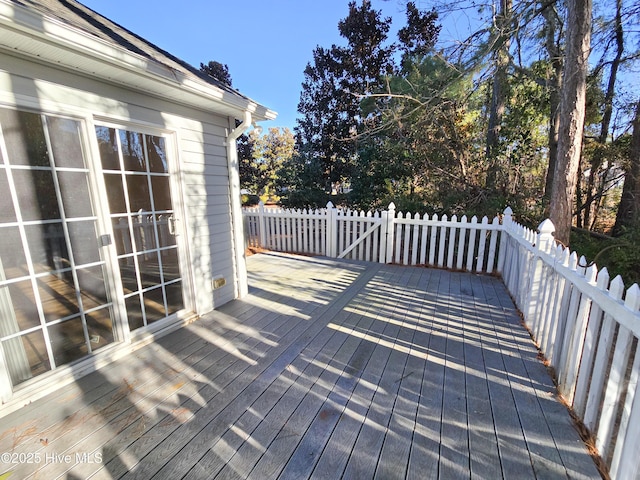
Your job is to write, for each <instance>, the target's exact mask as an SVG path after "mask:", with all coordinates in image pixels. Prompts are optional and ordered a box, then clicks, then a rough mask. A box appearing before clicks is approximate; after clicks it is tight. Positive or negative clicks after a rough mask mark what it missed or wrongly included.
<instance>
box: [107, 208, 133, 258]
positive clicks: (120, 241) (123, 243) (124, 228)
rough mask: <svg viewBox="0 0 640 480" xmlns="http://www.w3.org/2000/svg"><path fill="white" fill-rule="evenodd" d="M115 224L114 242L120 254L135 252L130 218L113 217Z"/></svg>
mask: <svg viewBox="0 0 640 480" xmlns="http://www.w3.org/2000/svg"><path fill="white" fill-rule="evenodd" d="M111 223H112V225H113V235H114V237H115V238H114V239H113V241H114V243H115V246H116V252H118V255H126V254H128V253H133V243H132V242H131V233H130V231H129V220H128V218H127V217H119V218H113V219H111Z"/></svg>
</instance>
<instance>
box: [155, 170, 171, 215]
mask: <svg viewBox="0 0 640 480" xmlns="http://www.w3.org/2000/svg"><path fill="white" fill-rule="evenodd" d="M151 188H152V189H153V204H154V206H155V209H156V210H171V192H170V191H169V177H164V176H162V177H155V176H152V177H151Z"/></svg>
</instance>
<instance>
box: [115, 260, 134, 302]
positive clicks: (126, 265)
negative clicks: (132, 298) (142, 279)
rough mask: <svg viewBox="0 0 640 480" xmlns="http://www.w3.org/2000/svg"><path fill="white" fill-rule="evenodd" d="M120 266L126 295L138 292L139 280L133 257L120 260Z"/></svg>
mask: <svg viewBox="0 0 640 480" xmlns="http://www.w3.org/2000/svg"><path fill="white" fill-rule="evenodd" d="M118 264H119V265H120V277H121V278H122V286H123V287H124V293H125V295H126V294H127V293H131V292H137V291H138V290H139V288H138V279H137V278H136V267H135V264H134V259H133V257H125V258H121V259H119V260H118Z"/></svg>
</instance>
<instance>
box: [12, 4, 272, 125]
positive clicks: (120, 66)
mask: <svg viewBox="0 0 640 480" xmlns="http://www.w3.org/2000/svg"><path fill="white" fill-rule="evenodd" d="M0 49H2V50H5V51H6V52H7V53H9V54H12V55H17V56H20V57H23V58H24V57H29V58H31V59H33V60H34V61H37V62H39V63H45V64H50V65H53V66H55V67H56V68H63V69H66V70H70V71H73V72H74V73H77V74H80V75H84V76H88V77H92V78H96V79H99V80H101V81H105V82H108V83H112V84H116V85H119V86H122V87H125V88H128V89H131V90H134V91H138V92H140V93H145V94H150V95H154V96H157V97H159V98H164V99H169V100H172V101H174V102H177V103H180V104H183V105H186V106H189V107H192V108H196V109H198V110H205V111H211V112H215V113H218V114H224V115H229V116H236V117H238V118H242V116H243V115H244V112H250V113H251V114H252V117H253V118H254V120H255V121H264V120H273V119H275V118H276V116H277V113H276V112H274V111H273V110H270V109H268V108H267V107H264V106H262V105H260V104H258V103H257V102H255V101H253V100H251V99H250V98H247V97H245V96H243V95H241V94H235V93H233V92H229V91H225V90H223V89H221V88H219V87H217V86H215V85H212V84H210V83H207V82H206V81H204V80H201V79H199V78H197V77H189V76H187V75H185V74H184V73H183V72H180V71H178V70H176V69H173V68H171V67H169V66H167V65H164V64H162V63H160V62H158V61H155V60H153V59H150V58H147V57H144V56H142V55H139V54H137V53H134V52H131V51H129V50H127V49H125V48H123V47H120V46H118V45H114V44H112V43H109V42H107V41H105V40H102V39H100V38H98V37H95V36H93V35H91V34H89V33H87V32H85V31H83V30H80V29H78V28H74V27H72V26H70V25H67V24H65V23H63V22H61V21H59V20H57V19H54V18H49V17H46V16H44V15H42V14H40V13H39V12H35V11H32V10H29V9H27V8H24V7H21V6H19V5H16V4H15V3H12V2H9V1H7V0H0Z"/></svg>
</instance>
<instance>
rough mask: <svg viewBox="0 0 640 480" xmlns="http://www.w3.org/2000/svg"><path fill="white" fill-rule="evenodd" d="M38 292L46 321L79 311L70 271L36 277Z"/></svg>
mask: <svg viewBox="0 0 640 480" xmlns="http://www.w3.org/2000/svg"><path fill="white" fill-rule="evenodd" d="M38 293H39V294H40V300H42V309H43V310H44V318H45V319H46V320H47V321H48V322H50V321H53V320H58V319H60V318H65V317H69V316H71V315H74V314H76V313H79V312H80V308H79V307H78V299H77V297H76V287H75V285H74V283H73V277H72V275H71V272H67V273H65V274H59V275H47V276H45V277H41V278H38Z"/></svg>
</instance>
